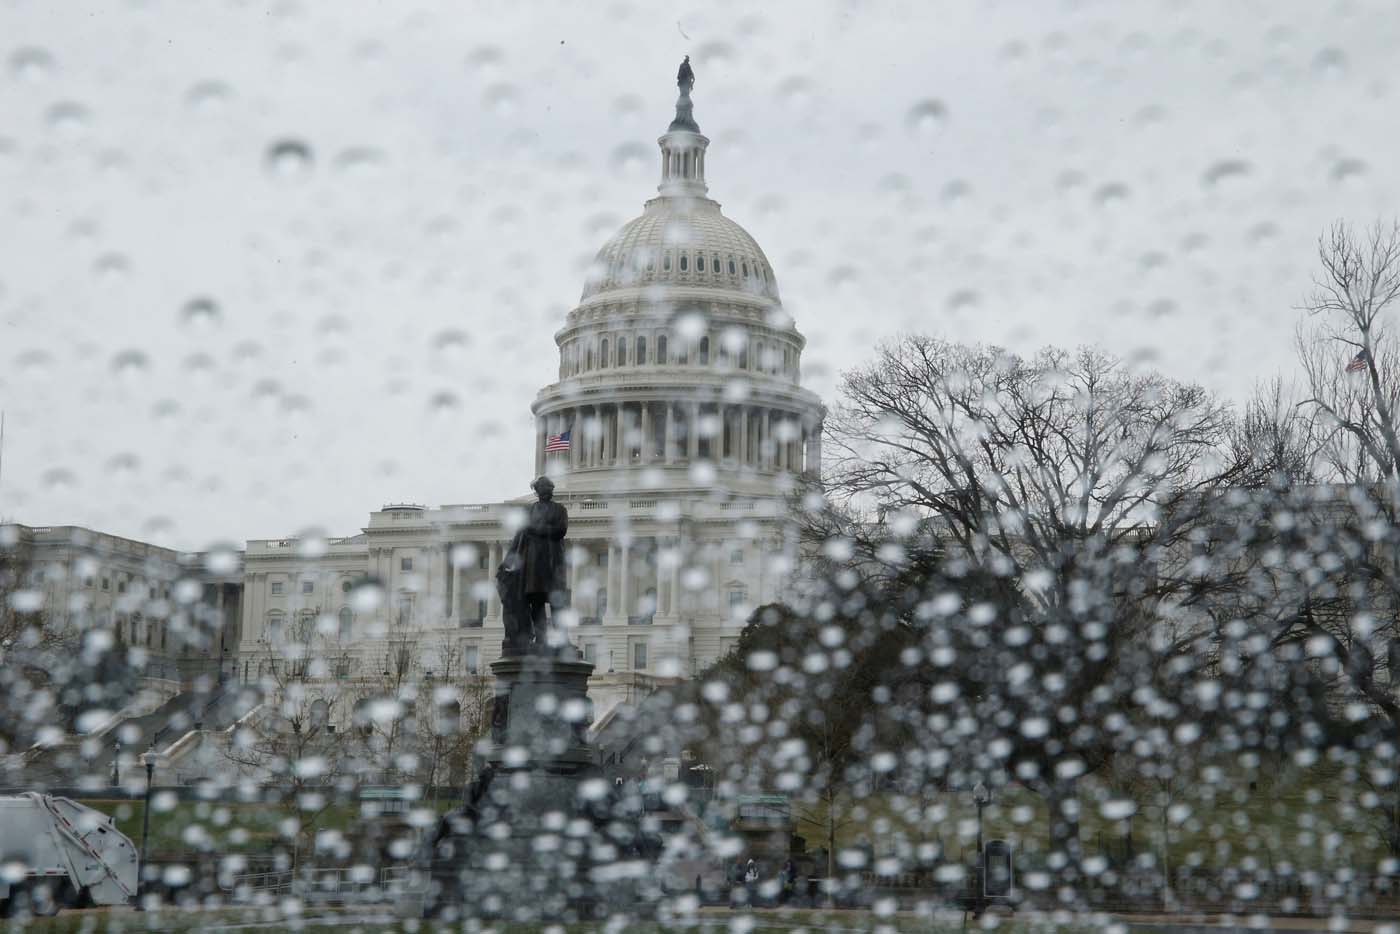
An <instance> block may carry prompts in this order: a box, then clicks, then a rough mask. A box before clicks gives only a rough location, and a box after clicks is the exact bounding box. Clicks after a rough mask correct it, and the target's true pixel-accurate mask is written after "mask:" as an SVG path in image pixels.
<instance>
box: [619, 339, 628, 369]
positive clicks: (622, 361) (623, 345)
mask: <svg viewBox="0 0 1400 934" xmlns="http://www.w3.org/2000/svg"><path fill="white" fill-rule="evenodd" d="M617 365H618V366H626V365H627V338H625V337H619V338H618V339H617Z"/></svg>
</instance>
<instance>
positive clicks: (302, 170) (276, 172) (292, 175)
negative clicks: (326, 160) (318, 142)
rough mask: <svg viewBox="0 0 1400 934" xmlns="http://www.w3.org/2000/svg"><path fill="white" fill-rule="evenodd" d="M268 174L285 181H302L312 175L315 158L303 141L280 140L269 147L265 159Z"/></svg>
mask: <svg viewBox="0 0 1400 934" xmlns="http://www.w3.org/2000/svg"><path fill="white" fill-rule="evenodd" d="M264 163H265V165H266V167H267V171H268V174H269V175H271V176H272V177H273V178H276V179H279V180H283V181H302V180H304V179H305V178H306V177H307V176H309V175H310V174H311V169H312V166H313V165H314V164H315V157H314V156H313V155H312V153H311V147H310V146H308V145H307V144H306V143H303V142H302V141H301V140H296V139H283V140H278V141H277V142H275V143H273V144H272V145H271V146H269V147H267V155H266V157H265V158H264Z"/></svg>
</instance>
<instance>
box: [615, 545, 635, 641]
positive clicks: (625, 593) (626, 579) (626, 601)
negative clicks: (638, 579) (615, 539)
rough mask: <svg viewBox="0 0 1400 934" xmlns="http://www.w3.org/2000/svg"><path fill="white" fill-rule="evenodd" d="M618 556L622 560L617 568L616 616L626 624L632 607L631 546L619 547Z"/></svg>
mask: <svg viewBox="0 0 1400 934" xmlns="http://www.w3.org/2000/svg"><path fill="white" fill-rule="evenodd" d="M617 550H618V556H619V557H620V558H621V559H622V560H621V562H620V563H619V564H618V568H617V590H618V594H619V601H618V602H619V603H620V604H621V605H620V606H619V607H618V610H619V612H618V615H619V616H621V617H622V621H623V622H626V621H627V617H628V616H629V615H630V614H631V612H632V610H631V606H632V599H631V598H632V568H631V564H632V546H631V545H630V544H625V543H624V544H622V545H619V546H618V548H617Z"/></svg>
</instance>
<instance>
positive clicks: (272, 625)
mask: <svg viewBox="0 0 1400 934" xmlns="http://www.w3.org/2000/svg"><path fill="white" fill-rule="evenodd" d="M286 619H287V618H286V616H284V615H283V613H282V611H281V610H268V612H267V625H266V626H264V627H263V640H264V641H265V642H281V641H282V634H283V631H284V629H285V627H286Z"/></svg>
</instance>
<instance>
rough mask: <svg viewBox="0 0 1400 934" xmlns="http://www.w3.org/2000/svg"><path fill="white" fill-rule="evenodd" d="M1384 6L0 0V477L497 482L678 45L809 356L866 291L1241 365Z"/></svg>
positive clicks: (874, 332)
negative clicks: (3, 416)
mask: <svg viewBox="0 0 1400 934" xmlns="http://www.w3.org/2000/svg"><path fill="white" fill-rule="evenodd" d="M1398 14H1400V9H1398V8H1397V4H1396V3H1393V2H1342V3H1335V4H1328V3H1319V2H1313V0H1306V2H1304V0H1297V2H1279V0H1260V2H1240V0H1232V2H1230V3H1217V2H1204V0H1201V2H1176V0H1172V2H1123V0H1114V2H1103V3H1095V2H1064V3H1056V2H1048V0H1024V2H958V3H947V2H932V0H930V2H914V3H903V4H895V3H884V4H882V3H831V4H818V3H807V2H803V3H791V4H781V3H763V4H736V3H724V2H707V3H704V4H694V3H686V4H675V5H671V4H663V3H652V2H647V3H621V2H619V3H612V4H607V3H586V4H583V3H561V4H545V3H536V2H530V3H519V2H514V3H473V4H467V3H456V4H410V3H369V2H345V0H337V2H324V3H311V2H306V3H231V2H223V3H214V2H156V0H151V2H118V0H94V2H64V3H54V2H50V0H35V2H18V0H0V216H2V217H3V222H0V407H2V408H4V409H5V410H6V412H7V413H8V414H7V428H6V442H5V451H4V465H3V477H2V478H0V516H3V517H5V518H7V519H11V520H17V521H21V522H25V523H29V524H60V523H77V524H84V525H89V526H93V527H96V528H100V529H104V530H109V531H114V532H117V533H120V534H127V535H133V536H137V537H142V538H147V539H151V540H154V541H158V542H160V543H164V544H169V545H172V546H176V547H203V546H206V545H207V544H209V543H210V542H213V541H220V540H241V539H245V538H264V537H280V536H284V535H288V534H293V533H297V532H301V531H303V530H307V529H322V530H324V531H325V532H327V533H329V534H332V535H341V534H350V533H353V532H354V531H356V530H357V529H358V528H359V527H360V526H362V525H363V524H364V522H365V519H366V515H367V513H368V512H369V511H370V510H371V509H374V508H377V507H378V506H379V505H381V504H382V503H384V502H388V501H414V502H422V503H427V504H438V503H454V502H479V501H489V500H493V499H499V498H502V497H506V496H514V495H518V494H520V493H521V492H523V491H524V489H525V484H526V482H527V481H528V477H529V473H530V470H531V469H532V466H533V461H532V453H531V434H530V431H531V429H530V416H529V408H528V406H529V402H530V400H531V399H532V398H533V396H534V394H535V391H536V390H537V389H538V388H539V387H540V386H542V385H543V384H545V383H546V382H548V381H550V380H551V379H552V378H553V374H554V372H555V367H556V365H557V356H556V351H555V347H554V344H553V340H552V337H553V333H554V331H555V330H556V328H557V327H558V326H559V325H560V324H561V323H562V322H563V319H564V315H565V313H566V312H567V311H568V309H569V308H570V307H572V305H573V303H574V302H575V301H576V300H577V298H578V294H579V290H580V287H581V284H582V281H583V276H584V271H585V268H586V266H587V264H588V262H589V261H590V260H591V258H592V256H593V254H594V252H595V251H596V249H597V248H598V246H599V245H600V244H601V243H602V242H603V241H604V240H606V239H607V237H608V236H609V235H611V233H612V232H613V231H614V230H615V229H616V228H617V227H618V226H620V225H621V224H622V223H623V222H625V221H626V220H627V219H629V218H630V217H632V216H634V215H636V214H637V213H639V212H640V209H641V204H642V201H643V200H644V199H646V198H647V197H648V196H650V195H651V194H653V193H654V191H655V185H656V178H655V168H656V164H657V159H656V158H655V157H654V153H655V138H656V136H657V135H659V134H660V133H661V132H662V131H663V130H664V129H665V127H666V124H667V122H668V121H669V119H670V116H671V107H672V104H673V102H674V99H675V83H674V76H675V69H676V65H677V63H678V61H679V59H680V57H681V56H682V55H683V54H686V53H689V54H690V55H691V56H692V60H693V63H694V65H695V70H696V74H697V84H696V88H695V95H694V98H695V114H696V117H697V119H698V121H699V123H700V125H701V127H702V129H703V130H704V132H705V133H706V134H707V135H708V136H709V137H710V139H711V141H712V142H711V146H710V155H709V158H708V162H707V174H708V176H709V182H710V188H711V195H712V196H713V197H715V198H716V199H717V200H719V201H720V202H721V203H722V204H723V205H724V210H725V211H726V213H728V214H729V216H731V217H733V218H734V219H735V220H737V221H738V222H739V223H740V224H742V225H744V226H745V227H746V228H747V229H748V230H749V231H750V232H751V233H752V234H753V235H754V236H755V237H756V238H757V239H758V241H759V243H760V244H762V245H763V247H764V248H765V250H766V251H767V253H768V256H769V258H770V259H771V260H772V262H773V265H774V267H775V269H776V272H777V275H778V282H779V286H780V288H781V290H782V294H783V298H784V302H785V304H786V307H787V308H788V310H789V311H790V312H791V313H792V314H793V315H794V317H795V319H796V321H797V325H798V327H799V328H800V329H801V330H802V332H803V333H804V334H805V335H806V336H807V338H808V341H809V345H808V351H807V353H806V357H805V361H804V362H805V369H806V375H807V382H808V384H809V385H810V386H811V387H812V388H813V389H815V390H817V391H818V392H820V393H822V395H823V396H825V397H827V398H828V400H830V398H831V393H832V387H833V385H834V382H835V377H836V375H837V373H839V371H840V370H842V369H843V368H846V367H849V366H851V365H853V364H856V363H858V362H860V361H861V360H863V359H865V358H866V357H868V356H869V354H870V352H871V348H872V346H873V345H874V343H875V342H876V341H878V340H879V339H881V338H882V337H886V336H890V335H894V334H896V333H898V332H900V331H901V330H921V331H929V332H934V333H939V334H943V335H945V336H948V337H953V338H959V339H967V340H980V341H993V342H998V343H1003V344H1008V345H1010V346H1013V347H1016V348H1019V349H1031V348H1034V347H1035V346H1038V345H1040V344H1044V343H1061V344H1073V343H1078V342H1083V341H1094V342H1098V343H1100V344H1102V345H1103V346H1105V347H1107V348H1108V349H1110V350H1113V351H1116V352H1118V353H1121V354H1123V355H1125V356H1127V357H1129V358H1131V359H1133V360H1134V361H1136V362H1137V363H1138V364H1141V365H1150V366H1155V367H1159V368H1161V369H1163V370H1166V371H1168V372H1170V373H1172V374H1173V375H1176V376H1179V377H1183V378H1189V379H1194V380H1199V381H1202V382H1204V383H1206V384H1208V385H1209V386H1211V387H1212V388H1215V389H1217V390H1219V391H1220V392H1222V393H1225V394H1227V395H1230V396H1232V397H1234V398H1236V399H1239V398H1242V397H1243V396H1244V395H1245V394H1246V393H1247V392H1248V390H1249V388H1250V386H1251V385H1252V384H1253V383H1254V381H1255V380H1257V379H1261V378H1267V377H1269V376H1271V375H1273V374H1274V373H1276V372H1280V371H1283V372H1285V373H1287V372H1290V371H1291V368H1292V361H1291V350H1290V346H1289V345H1290V340H1291V336H1292V331H1293V326H1294V322H1295V320H1296V317H1297V313H1296V312H1295V311H1294V307H1295V306H1296V305H1297V304H1298V303H1299V302H1300V301H1301V300H1302V298H1303V296H1304V295H1305V294H1306V292H1307V289H1308V283H1309V279H1310V276H1311V275H1312V271H1313V268H1314V266H1315V244H1316V238H1317V235H1318V233H1319V231H1320V230H1321V229H1322V228H1323V227H1324V226H1325V225H1326V224H1328V223H1330V222H1331V221H1332V220H1333V219H1336V218H1344V219H1348V220H1351V221H1354V222H1357V223H1370V222H1371V221H1372V220H1374V219H1376V218H1387V219H1388V218H1390V217H1392V216H1393V214H1394V213H1395V203H1396V193H1397V183H1396V176H1395V165H1396V155H1395V154H1396V152H1397V148H1398V147H1397V143H1400V129H1397V123H1400V119H1397V114H1400V109H1398V108H1397V99H1396V88H1395V86H1394V82H1395V81H1396V80H1397V79H1398V78H1400V72H1397V71H1396V69H1395V64H1394V63H1395V50H1396V49H1397V48H1400V15H1398ZM191 303H194V304H193V306H192V304H191Z"/></svg>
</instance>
